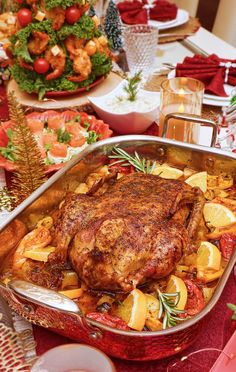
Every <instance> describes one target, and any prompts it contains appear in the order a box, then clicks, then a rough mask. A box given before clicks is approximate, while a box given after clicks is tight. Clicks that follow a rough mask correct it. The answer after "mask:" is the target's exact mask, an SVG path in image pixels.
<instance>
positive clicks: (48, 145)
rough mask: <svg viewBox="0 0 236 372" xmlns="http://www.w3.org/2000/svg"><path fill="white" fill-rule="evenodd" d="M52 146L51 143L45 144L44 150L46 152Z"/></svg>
mask: <svg viewBox="0 0 236 372" xmlns="http://www.w3.org/2000/svg"><path fill="white" fill-rule="evenodd" d="M51 147H52V144H51V143H45V145H44V148H45V150H46V151H49V150H51Z"/></svg>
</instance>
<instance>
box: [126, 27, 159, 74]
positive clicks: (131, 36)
mask: <svg viewBox="0 0 236 372" xmlns="http://www.w3.org/2000/svg"><path fill="white" fill-rule="evenodd" d="M123 39H124V47H125V52H126V57H127V63H128V67H129V70H130V72H131V73H132V74H133V73H136V72H139V71H140V70H142V75H143V77H148V75H149V74H150V72H151V68H152V65H153V63H154V60H155V57H156V51H157V43H158V29H157V28H154V27H151V26H148V25H134V26H127V27H125V28H124V30H123Z"/></svg>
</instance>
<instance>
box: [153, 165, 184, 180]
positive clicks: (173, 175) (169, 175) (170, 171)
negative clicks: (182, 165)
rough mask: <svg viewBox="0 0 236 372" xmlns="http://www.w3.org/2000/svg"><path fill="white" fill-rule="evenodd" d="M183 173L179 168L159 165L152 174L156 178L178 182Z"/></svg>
mask: <svg viewBox="0 0 236 372" xmlns="http://www.w3.org/2000/svg"><path fill="white" fill-rule="evenodd" d="M183 173H184V172H183V171H181V170H180V169H177V168H172V167H170V166H168V165H165V164H163V165H157V166H156V167H155V169H154V170H153V172H152V174H154V175H155V176H159V177H161V178H165V179H168V180H177V179H178V178H180V177H181V176H182V175H183Z"/></svg>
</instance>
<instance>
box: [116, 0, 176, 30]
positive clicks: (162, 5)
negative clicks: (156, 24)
mask: <svg viewBox="0 0 236 372" xmlns="http://www.w3.org/2000/svg"><path fill="white" fill-rule="evenodd" d="M117 8H118V10H119V12H120V17H121V19H122V21H123V22H124V23H126V24H128V25H136V24H147V23H148V19H153V20H155V21H163V22H164V21H169V20H172V19H175V18H176V16H177V11H178V8H177V6H176V5H175V4H171V3H169V2H168V1H166V0H156V1H154V2H153V4H152V5H148V2H147V0H141V1H139V0H133V1H123V2H121V3H118V4H117Z"/></svg>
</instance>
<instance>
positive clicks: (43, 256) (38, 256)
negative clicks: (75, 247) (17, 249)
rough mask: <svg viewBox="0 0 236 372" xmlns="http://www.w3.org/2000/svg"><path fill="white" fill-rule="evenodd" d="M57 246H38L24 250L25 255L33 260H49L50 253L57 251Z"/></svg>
mask: <svg viewBox="0 0 236 372" xmlns="http://www.w3.org/2000/svg"><path fill="white" fill-rule="evenodd" d="M55 249H56V248H55V247H46V248H37V249H32V250H28V251H25V252H24V257H26V258H31V260H35V261H42V262H47V260H48V256H49V254H50V253H52V252H54V251H55Z"/></svg>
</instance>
